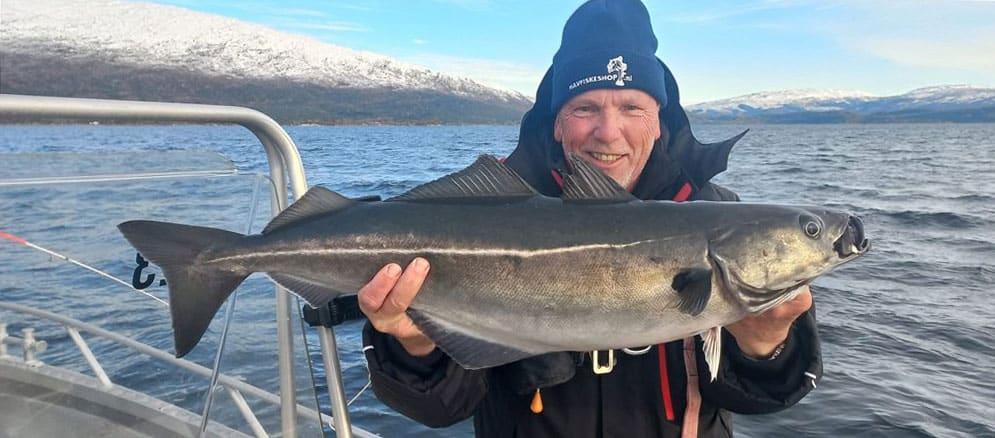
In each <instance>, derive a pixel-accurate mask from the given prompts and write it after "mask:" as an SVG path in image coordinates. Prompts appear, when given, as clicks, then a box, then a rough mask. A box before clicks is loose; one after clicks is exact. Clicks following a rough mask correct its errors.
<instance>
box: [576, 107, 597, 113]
mask: <svg viewBox="0 0 995 438" xmlns="http://www.w3.org/2000/svg"><path fill="white" fill-rule="evenodd" d="M573 112H574V114H576V115H588V114H594V113H596V112H597V109H596V108H595V107H593V106H578V107H575V108H574V111H573Z"/></svg>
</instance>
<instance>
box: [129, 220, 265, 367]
mask: <svg viewBox="0 0 995 438" xmlns="http://www.w3.org/2000/svg"><path fill="white" fill-rule="evenodd" d="M117 227H118V230H120V231H121V233H122V234H124V237H125V239H128V242H130V243H131V244H132V245H133V246H134V247H135V248H136V249H138V252H139V253H141V254H142V256H143V257H145V258H146V259H148V260H150V261H151V262H152V263H155V264H156V265H158V266H159V267H160V268H162V271H163V274H164V275H165V276H166V284H167V285H168V287H169V311H170V314H171V316H172V320H173V339H174V341H175V345H176V357H183V356H184V355H186V354H187V353H189V352H190V350H191V349H193V347H194V346H195V345H197V342H199V341H200V338H201V337H203V336H204V332H206V331H207V327H208V326H209V325H210V324H211V320H212V319H214V314H215V313H217V312H218V309H220V308H221V304H222V303H224V301H225V300H226V299H228V296H229V295H231V294H232V292H234V291H235V288H236V287H238V285H239V284H241V283H242V281H243V280H245V278H246V277H248V276H249V274H251V272H248V271H242V270H238V269H235V267H234V266H232V267H231V268H232V269H224V268H225V266H223V265H213V264H211V265H207V264H202V263H199V260H200V257H199V256H200V255H201V254H203V253H204V252H205V251H208V250H210V249H212V248H217V247H221V246H225V245H227V244H230V243H233V242H235V241H238V240H240V239H242V238H244V237H245V236H244V235H242V234H239V233H233V232H231V231H225V230H220V229H217V228H206V227H195V226H191V225H182V224H174V223H168V222H155V221H128V222H123V223H121V224H119V225H118V226H117Z"/></svg>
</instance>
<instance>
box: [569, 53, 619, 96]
mask: <svg viewBox="0 0 995 438" xmlns="http://www.w3.org/2000/svg"><path fill="white" fill-rule="evenodd" d="M607 68H608V74H606V75H595V76H588V77H586V78H584V79H581V80H579V81H576V82H574V83H572V84H570V85H569V86H568V87H567V89H569V90H573V89H574V88H577V87H579V86H581V85H587V84H591V83H594V82H604V81H615V85H617V86H619V87H624V86H625V82H626V81H630V82H631V81H632V75H628V74H626V71H628V69H629V66H628V65H627V64H626V63H625V62H624V61H622V57H621V56H619V57H615V58H612V59H609V60H608V65H607Z"/></svg>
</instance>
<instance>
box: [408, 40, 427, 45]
mask: <svg viewBox="0 0 995 438" xmlns="http://www.w3.org/2000/svg"><path fill="white" fill-rule="evenodd" d="M411 43H412V44H416V45H419V46H424V45H426V44H428V41H427V40H423V39H420V38H415V39H413V40H411Z"/></svg>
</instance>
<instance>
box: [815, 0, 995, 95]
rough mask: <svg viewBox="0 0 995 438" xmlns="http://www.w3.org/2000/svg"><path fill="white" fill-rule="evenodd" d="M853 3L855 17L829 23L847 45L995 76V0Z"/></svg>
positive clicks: (912, 63)
mask: <svg viewBox="0 0 995 438" xmlns="http://www.w3.org/2000/svg"><path fill="white" fill-rule="evenodd" d="M852 6H854V7H855V8H856V9H857V14H858V15H857V17H859V18H858V19H855V20H851V21H850V22H848V23H841V24H840V25H839V26H836V28H835V29H833V32H834V33H835V35H836V38H837V40H838V41H840V42H841V43H842V44H843V45H844V46H846V47H849V48H851V49H853V50H856V51H860V52H863V53H867V54H870V55H872V56H876V57H878V58H882V59H885V60H887V61H890V62H892V63H895V64H898V65H903V66H908V67H916V68H927V69H938V70H939V69H943V70H952V69H953V70H965V71H972V72H976V73H983V74H990V75H992V77H995V2H991V1H988V2H981V1H957V2H940V1H926V2H924V4H920V5H914V4H906V3H901V2H898V3H887V2H882V3H854V4H852ZM861 12H862V13H861ZM826 30H827V31H828V30H829V28H826Z"/></svg>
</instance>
